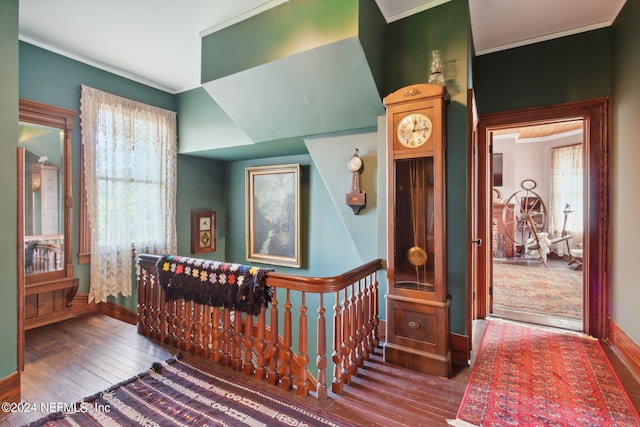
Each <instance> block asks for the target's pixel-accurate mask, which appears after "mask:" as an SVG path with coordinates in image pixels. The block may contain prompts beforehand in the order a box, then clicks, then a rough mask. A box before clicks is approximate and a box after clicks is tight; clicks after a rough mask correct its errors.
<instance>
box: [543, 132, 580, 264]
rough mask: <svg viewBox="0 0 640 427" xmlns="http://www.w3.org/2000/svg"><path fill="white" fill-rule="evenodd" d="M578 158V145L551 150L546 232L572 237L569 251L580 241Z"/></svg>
mask: <svg viewBox="0 0 640 427" xmlns="http://www.w3.org/2000/svg"><path fill="white" fill-rule="evenodd" d="M582 158H583V154H582V144H575V145H568V146H564V147H555V148H553V149H552V150H551V203H550V207H549V212H550V217H549V218H550V224H549V230H550V232H551V235H553V236H559V235H560V234H561V233H562V230H563V229H565V231H566V233H567V234H570V235H572V236H573V237H572V239H571V241H570V244H571V246H572V247H575V246H576V245H578V244H580V243H582V239H583V214H584V211H583V204H584V202H583V174H582ZM565 221H566V226H565ZM558 250H559V252H562V250H563V247H562V245H559V246H558ZM560 255H562V253H560Z"/></svg>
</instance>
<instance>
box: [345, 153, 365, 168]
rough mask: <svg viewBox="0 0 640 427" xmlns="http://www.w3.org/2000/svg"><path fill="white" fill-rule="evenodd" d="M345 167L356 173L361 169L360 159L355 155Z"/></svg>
mask: <svg viewBox="0 0 640 427" xmlns="http://www.w3.org/2000/svg"><path fill="white" fill-rule="evenodd" d="M347 167H348V168H349V170H350V171H351V172H357V171H359V170H360V168H362V159H361V158H360V157H358V156H357V155H355V154H354V155H353V156H351V158H350V159H349V162H348V163H347Z"/></svg>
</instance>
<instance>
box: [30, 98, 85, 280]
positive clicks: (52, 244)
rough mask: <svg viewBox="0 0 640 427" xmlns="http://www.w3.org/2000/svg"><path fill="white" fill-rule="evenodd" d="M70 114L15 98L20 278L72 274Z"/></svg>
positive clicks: (71, 120) (42, 277) (71, 118)
mask: <svg viewBox="0 0 640 427" xmlns="http://www.w3.org/2000/svg"><path fill="white" fill-rule="evenodd" d="M75 116H76V113H75V112H73V111H70V110H65V109H61V108H57V107H52V106H48V105H44V104H40V103H37V102H33V101H27V100H24V99H21V100H20V122H19V140H18V147H19V149H21V150H22V151H23V156H22V158H23V161H22V165H20V166H21V167H20V170H21V179H22V186H21V188H23V190H22V191H21V192H22V193H23V194H21V195H20V196H21V199H22V207H23V215H22V218H21V219H22V227H21V229H22V230H23V238H24V241H23V242H24V273H25V279H26V283H27V284H29V283H41V282H43V281H45V280H54V279H61V278H64V277H70V276H71V275H72V274H73V263H72V261H71V247H70V243H71V207H72V197H71V129H72V126H73V118H74V117H75Z"/></svg>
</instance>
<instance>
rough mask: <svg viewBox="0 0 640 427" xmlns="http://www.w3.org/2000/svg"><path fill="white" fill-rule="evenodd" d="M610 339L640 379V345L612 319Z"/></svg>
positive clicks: (610, 322) (610, 321)
mask: <svg viewBox="0 0 640 427" xmlns="http://www.w3.org/2000/svg"><path fill="white" fill-rule="evenodd" d="M608 339H609V342H610V343H611V345H612V346H613V348H615V349H616V351H617V352H618V354H620V357H622V359H623V360H624V361H625V363H626V364H627V365H628V366H629V369H631V371H632V372H633V374H634V375H635V377H636V378H639V379H640V345H638V344H636V343H635V342H634V341H633V340H632V339H631V338H629V336H628V335H627V334H625V333H624V331H623V330H622V329H620V327H619V326H618V325H616V324H615V322H614V321H613V320H611V319H609V336H608Z"/></svg>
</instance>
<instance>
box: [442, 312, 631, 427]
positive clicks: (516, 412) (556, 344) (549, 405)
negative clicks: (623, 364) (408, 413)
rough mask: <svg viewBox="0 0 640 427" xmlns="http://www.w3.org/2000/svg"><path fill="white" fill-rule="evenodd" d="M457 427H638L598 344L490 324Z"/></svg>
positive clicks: (564, 334) (496, 322)
mask: <svg viewBox="0 0 640 427" xmlns="http://www.w3.org/2000/svg"><path fill="white" fill-rule="evenodd" d="M449 424H451V425H454V426H492V427H497V426H527V427H528V426H558V427H562V426H566V427H576V426H594V427H595V426H597V427H606V426H620V427H633V426H640V417H639V416H638V412H637V411H636V409H635V408H634V406H633V404H632V403H631V401H630V400H629V397H628V395H627V394H626V392H625V391H624V389H623V388H622V385H621V384H620V381H619V380H618V377H617V376H616V374H615V372H614V371H613V368H612V367H611V365H610V364H609V361H608V359H607V357H606V355H605V353H604V351H603V349H602V347H601V346H600V342H599V341H598V340H596V339H593V338H589V337H586V336H581V335H578V334H574V333H567V332H558V331H555V330H550V329H543V328H539V327H532V326H525V325H519V324H515V323H511V322H506V321H501V320H490V321H489V322H488V325H487V329H486V331H485V334H484V337H483V339H482V343H481V345H480V350H479V353H478V356H477V359H476V361H475V364H474V367H473V370H472V372H471V377H470V379H469V383H468V385H467V389H466V391H465V395H464V397H463V399H462V403H461V404H460V408H459V410H458V414H457V419H456V420H452V421H449Z"/></svg>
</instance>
